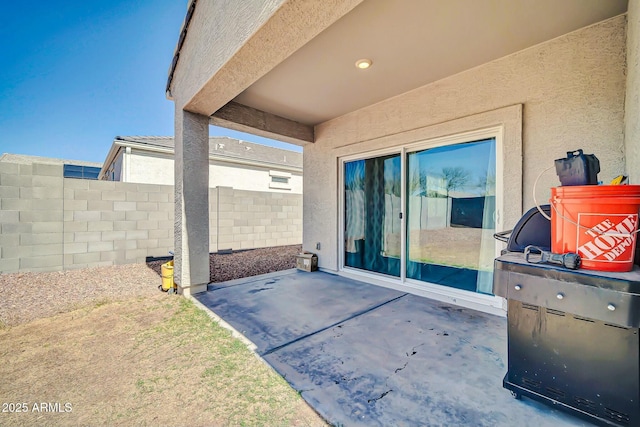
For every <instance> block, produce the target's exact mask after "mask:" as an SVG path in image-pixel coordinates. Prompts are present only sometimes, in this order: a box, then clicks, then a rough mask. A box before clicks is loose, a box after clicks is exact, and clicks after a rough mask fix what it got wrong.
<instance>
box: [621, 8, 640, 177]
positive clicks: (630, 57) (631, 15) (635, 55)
mask: <svg viewBox="0 0 640 427" xmlns="http://www.w3.org/2000/svg"><path fill="white" fill-rule="evenodd" d="M624 133H625V155H626V160H627V169H626V171H627V174H628V176H629V182H631V183H634V184H638V183H640V1H639V0H629V10H628V12H627V92H626V97H625V132H624Z"/></svg>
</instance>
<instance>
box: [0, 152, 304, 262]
mask: <svg viewBox="0 0 640 427" xmlns="http://www.w3.org/2000/svg"><path fill="white" fill-rule="evenodd" d="M62 170H63V166H62V164H46V163H31V164H29V163H16V162H8V161H0V273H13V272H22V271H57V270H67V269H77V268H86V267H96V266H107V265H114V264H126V263H139V262H145V260H146V258H147V257H149V256H151V257H157V256H167V255H168V254H169V251H170V250H173V249H174V219H175V209H174V206H175V205H174V190H173V185H154V184H140V183H127V182H116V181H97V180H84V179H72V178H63V176H62ZM301 241H302V196H301V195H300V194H283V193H275V192H254V191H243V190H236V189H232V188H211V189H209V250H210V252H216V251H218V250H219V249H251V248H260V247H269V246H280V245H290V244H299V243H300V242H301Z"/></svg>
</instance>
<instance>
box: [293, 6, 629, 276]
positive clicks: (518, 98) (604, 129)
mask: <svg viewBox="0 0 640 427" xmlns="http://www.w3.org/2000/svg"><path fill="white" fill-rule="evenodd" d="M625 31H626V16H618V17H615V18H613V19H610V20H607V21H604V22H601V23H598V24H595V25H592V26H590V27H587V28H584V29H581V30H578V31H575V32H573V33H570V34H567V35H564V36H562V37H559V38H556V39H554V40H551V41H549V42H546V43H543V44H540V45H537V46H534V47H532V48H529V49H526V50H523V51H521V52H518V53H515V54H513V55H509V56H507V57H505V58H502V59H499V60H496V61H493V62H490V63H488V64H485V65H482V66H479V67H476V68H474V69H471V70H469V71H465V72H462V73H460V74H457V75H454V76H451V77H448V78H445V79H443V80H440V81H437V82H435V83H432V84H429V85H426V86H423V87H421V88H418V89H415V90H413V91H410V92H408V93H406V94H404V95H401V96H397V97H393V98H391V99H388V100H386V101H383V102H379V103H376V104H374V105H372V106H370V107H366V108H363V109H361V110H358V111H355V112H353V113H350V114H346V115H344V116H342V117H338V118H336V119H334V120H331V121H329V122H326V123H323V124H321V125H318V126H316V129H315V135H316V142H315V143H314V144H307V145H306V146H305V147H304V171H305V179H304V187H305V193H304V219H305V221H304V242H303V246H304V247H305V248H315V246H316V243H317V242H320V243H321V247H322V250H321V252H320V253H319V258H318V260H319V264H320V267H323V268H327V269H332V270H336V269H337V268H338V241H337V236H338V233H339V226H338V224H339V215H340V213H339V208H338V201H339V193H338V192H339V188H338V176H339V173H338V170H337V167H338V162H337V159H338V158H340V157H342V156H346V155H351V154H357V153H365V152H367V151H370V150H375V149H381V148H385V147H392V146H399V145H402V144H406V143H410V142H415V141H420V140H425V139H430V138H435V137H441V136H445V135H450V134H455V133H459V132H465V131H471V130H474V129H478V127H489V126H496V125H502V124H503V123H505V122H508V123H511V124H509V127H510V129H511V130H509V131H508V134H507V135H505V146H506V147H507V149H508V147H513V148H514V149H515V150H518V151H517V153H516V155H515V156H514V157H513V158H509V157H508V156H509V155H510V153H505V158H507V159H510V160H509V165H508V166H509V167H510V168H511V170H512V171H513V172H512V173H509V174H508V175H507V176H506V179H505V183H504V185H505V193H509V194H515V193H518V192H520V194H519V195H518V197H516V198H513V199H511V198H507V197H506V196H505V202H504V205H505V211H507V212H506V214H505V221H504V227H505V228H511V227H513V225H515V222H516V221H517V219H518V218H519V216H520V215H521V214H522V212H523V210H524V209H527V208H529V207H531V206H533V198H532V195H531V193H532V187H533V183H534V181H535V179H536V177H537V176H538V174H539V173H540V172H541V171H542V170H544V169H546V168H547V167H549V166H552V165H553V160H554V159H556V158H560V157H565V155H566V152H567V151H571V150H575V149H577V148H583V149H584V151H585V153H594V154H596V156H597V157H598V158H599V159H600V165H601V169H602V172H601V174H600V175H599V176H600V179H602V180H604V181H607V180H609V179H611V178H613V177H614V176H616V175H618V174H620V173H623V171H624V168H625V163H624V135H623V129H624V122H623V116H624V99H625V49H626V47H625V46H626V38H625V37H626V33H625ZM509 106H513V107H509ZM520 106H521V107H520ZM504 107H509V108H504ZM520 114H521V116H520V117H518V115H520ZM518 122H520V123H521V126H522V129H521V131H520V129H516V131H515V132H514V128H515V127H517V123H518ZM514 123H515V124H514ZM520 138H521V143H520ZM517 144H521V146H518V145H517ZM520 150H521V155H522V158H521V157H520ZM513 163H515V164H513ZM520 170H521V174H520V173H519V172H518V171H520ZM556 185H557V178H556V177H555V173H554V172H553V171H549V172H548V173H546V174H545V175H544V176H543V177H542V178H541V179H540V183H539V185H538V188H539V189H540V192H539V194H538V200H541V201H546V200H548V198H549V190H548V189H549V188H550V187H554V186H556ZM519 189H520V190H519ZM542 189H544V190H542ZM336 213H337V214H336Z"/></svg>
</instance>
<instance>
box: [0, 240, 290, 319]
mask: <svg viewBox="0 0 640 427" xmlns="http://www.w3.org/2000/svg"><path fill="white" fill-rule="evenodd" d="M301 249H302V248H301V245H293V246H280V247H273V248H262V249H252V250H246V251H239V252H233V253H230V254H211V257H210V269H211V281H212V282H222V281H226V280H232V279H239V278H242V277H248V276H255V275H258V274H263V273H269V272H273V271H280V270H285V269H289V268H294V267H295V256H296V254H298V253H299V252H300V251H301ZM164 262H166V261H153V262H149V263H147V264H126V265H114V266H109V267H94V268H86V269H81V270H66V271H56V272H48V273H10V274H0V327H2V326H3V325H5V326H13V325H18V324H21V323H26V322H30V321H32V320H35V319H40V318H43V317H50V316H54V315H56V314H59V313H64V312H67V311H71V310H73V309H76V308H80V307H83V306H85V305H87V304H95V303H96V302H109V301H120V300H124V299H128V298H131V297H144V296H153V295H156V294H157V293H158V292H159V291H158V285H160V283H161V279H160V266H161V265H162V264H163V263H164Z"/></svg>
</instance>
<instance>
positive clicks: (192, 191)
mask: <svg viewBox="0 0 640 427" xmlns="http://www.w3.org/2000/svg"><path fill="white" fill-rule="evenodd" d="M174 168H175V213H176V215H175V226H174V227H175V228H174V231H175V233H174V239H175V248H174V250H175V256H174V280H175V282H176V284H177V285H178V291H179V292H180V293H181V294H184V295H186V296H189V295H192V294H196V293H199V292H204V291H206V290H207V284H208V283H209V118H208V117H207V116H202V115H199V114H194V113H190V112H188V111H183V110H182V109H179V108H177V109H176V113H175V162H174Z"/></svg>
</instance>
